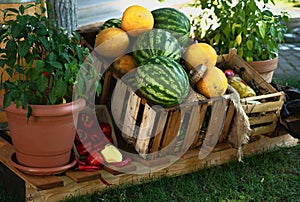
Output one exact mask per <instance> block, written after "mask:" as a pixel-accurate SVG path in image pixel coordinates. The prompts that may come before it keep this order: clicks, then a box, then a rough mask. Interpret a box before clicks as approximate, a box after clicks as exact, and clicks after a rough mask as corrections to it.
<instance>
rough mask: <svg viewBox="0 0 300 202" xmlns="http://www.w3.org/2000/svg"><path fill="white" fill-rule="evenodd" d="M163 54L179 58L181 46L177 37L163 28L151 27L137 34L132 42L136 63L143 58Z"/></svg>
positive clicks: (140, 61)
mask: <svg viewBox="0 0 300 202" xmlns="http://www.w3.org/2000/svg"><path fill="white" fill-rule="evenodd" d="M156 56H164V57H168V58H170V59H173V60H175V61H179V59H180V58H181V46H180V44H179V42H178V41H177V39H176V38H175V37H174V36H173V35H172V34H171V33H170V32H168V31H165V30H163V29H152V30H150V31H148V32H145V33H143V34H141V35H139V36H138V37H137V39H136V41H135V42H134V44H133V57H134V59H135V60H136V62H137V64H141V63H142V62H143V61H144V60H145V59H148V58H151V57H156Z"/></svg>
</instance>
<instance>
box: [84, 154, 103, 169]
mask: <svg viewBox="0 0 300 202" xmlns="http://www.w3.org/2000/svg"><path fill="white" fill-rule="evenodd" d="M86 163H87V164H88V165H92V166H103V165H104V164H105V160H104V158H103V157H102V155H101V154H100V153H99V152H98V151H93V152H92V153H90V154H89V155H88V157H87V158H86Z"/></svg>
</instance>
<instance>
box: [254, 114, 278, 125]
mask: <svg viewBox="0 0 300 202" xmlns="http://www.w3.org/2000/svg"><path fill="white" fill-rule="evenodd" d="M278 118H279V115H277V114H276V113H268V114H265V115H259V116H253V117H249V122H250V125H257V124H262V123H271V122H277V121H278Z"/></svg>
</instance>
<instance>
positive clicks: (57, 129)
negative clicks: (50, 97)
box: [6, 99, 86, 168]
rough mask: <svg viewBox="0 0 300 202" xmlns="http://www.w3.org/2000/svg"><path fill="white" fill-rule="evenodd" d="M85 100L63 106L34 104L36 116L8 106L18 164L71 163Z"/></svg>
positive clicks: (48, 164) (51, 165)
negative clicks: (79, 114) (27, 117)
mask: <svg viewBox="0 0 300 202" xmlns="http://www.w3.org/2000/svg"><path fill="white" fill-rule="evenodd" d="M85 104H86V103H85V100H84V99H79V100H77V101H75V102H72V103H67V104H59V105H31V108H32V115H31V116H30V118H29V121H28V123H26V113H27V111H26V110H24V109H21V108H16V107H15V105H14V104H11V105H10V106H9V107H8V108H7V109H6V113H7V118H8V128H9V130H10V132H11V137H12V143H13V146H14V148H15V152H16V157H17V161H18V163H20V164H22V165H24V166H28V167H39V168H45V167H48V168H49V167H58V166H63V165H66V164H67V163H69V161H70V156H71V150H72V146H73V143H74V139H75V134H76V127H75V126H76V125H77V119H78V113H79V112H80V111H81V110H82V109H83V108H84V107H85Z"/></svg>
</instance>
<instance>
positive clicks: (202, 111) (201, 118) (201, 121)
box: [191, 104, 208, 148]
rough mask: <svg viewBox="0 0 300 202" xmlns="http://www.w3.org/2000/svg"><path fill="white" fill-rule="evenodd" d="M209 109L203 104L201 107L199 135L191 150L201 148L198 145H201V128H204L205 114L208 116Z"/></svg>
mask: <svg viewBox="0 0 300 202" xmlns="http://www.w3.org/2000/svg"><path fill="white" fill-rule="evenodd" d="M207 107H208V104H202V105H201V109H200V118H199V125H198V133H197V135H196V137H195V139H194V142H193V144H192V146H191V148H195V147H197V146H199V145H198V143H199V142H198V139H199V135H200V133H201V128H202V124H203V121H204V119H205V114H206V111H207Z"/></svg>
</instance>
